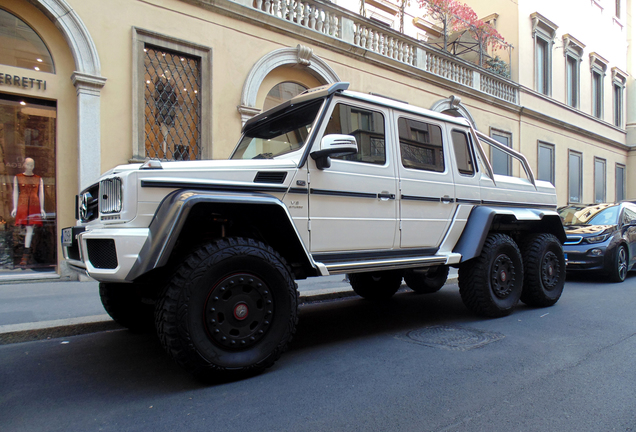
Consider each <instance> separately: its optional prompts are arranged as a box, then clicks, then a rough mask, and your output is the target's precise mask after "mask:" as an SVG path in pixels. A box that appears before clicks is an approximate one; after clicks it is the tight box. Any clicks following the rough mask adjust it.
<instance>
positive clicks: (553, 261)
mask: <svg viewBox="0 0 636 432" xmlns="http://www.w3.org/2000/svg"><path fill="white" fill-rule="evenodd" d="M541 267H542V268H541V280H542V282H543V286H544V288H545V289H547V290H548V291H549V290H552V289H554V287H556V286H557V284H558V282H559V268H560V265H559V258H557V256H556V254H555V253H554V252H548V253H546V254H545V255H544V256H543V262H542V263H541Z"/></svg>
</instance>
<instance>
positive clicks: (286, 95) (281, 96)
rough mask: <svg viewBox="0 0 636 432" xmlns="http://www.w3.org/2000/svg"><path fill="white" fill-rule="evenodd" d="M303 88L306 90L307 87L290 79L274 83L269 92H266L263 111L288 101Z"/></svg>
mask: <svg viewBox="0 0 636 432" xmlns="http://www.w3.org/2000/svg"><path fill="white" fill-rule="evenodd" d="M305 90H307V87H305V86H303V85H301V84H296V83H294V82H290V81H286V82H282V83H280V84H276V85H275V86H274V87H272V89H271V90H270V91H269V93H267V97H266V98H265V103H264V104H263V111H267V110H268V109H270V108H273V107H275V106H276V105H278V104H280V103H283V102H285V101H288V100H290V99H291V98H293V97H294V96H296V95H299V94H301V93H302V92H304V91H305Z"/></svg>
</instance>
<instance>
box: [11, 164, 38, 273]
mask: <svg viewBox="0 0 636 432" xmlns="http://www.w3.org/2000/svg"><path fill="white" fill-rule="evenodd" d="M33 168H35V161H34V160H33V159H31V158H26V159H24V173H23V174H18V175H16V176H15V177H13V210H12V211H11V216H12V217H14V218H15V224H16V226H24V227H26V236H25V237H24V254H23V255H22V260H21V261H20V266H21V267H24V266H26V265H27V264H28V263H29V260H30V259H31V240H33V229H34V227H36V226H42V219H44V218H46V212H45V211H44V183H43V181H42V177H40V176H39V175H36V174H33Z"/></svg>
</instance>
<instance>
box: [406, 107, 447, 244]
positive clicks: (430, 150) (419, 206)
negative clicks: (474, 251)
mask: <svg viewBox="0 0 636 432" xmlns="http://www.w3.org/2000/svg"><path fill="white" fill-rule="evenodd" d="M394 125H397V132H398V138H399V157H398V159H397V165H398V168H397V169H398V174H399V178H400V200H399V203H400V247H402V248H414V247H420V248H430V249H431V251H430V253H434V251H435V249H436V248H437V247H438V246H439V245H440V243H441V242H442V239H443V238H444V236H445V235H446V232H447V231H448V228H449V226H450V222H451V220H452V217H453V213H454V211H455V186H454V184H453V173H452V170H451V167H452V165H451V164H450V163H449V157H450V153H449V146H448V139H447V138H446V127H445V125H444V123H443V122H440V121H438V120H434V119H429V118H426V117H421V116H416V115H414V114H408V113H400V112H396V113H394Z"/></svg>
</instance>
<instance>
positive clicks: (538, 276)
mask: <svg viewBox="0 0 636 432" xmlns="http://www.w3.org/2000/svg"><path fill="white" fill-rule="evenodd" d="M523 265H524V280H523V292H522V293H521V301H522V302H524V303H525V304H527V305H528V306H533V307H547V306H552V305H554V304H555V303H556V302H557V301H558V300H559V298H560V297H561V294H562V292H563V287H564V285H565V255H564V254H563V247H562V246H561V242H560V241H559V240H558V239H557V238H556V237H555V236H554V235H552V234H547V233H544V234H537V235H533V236H530V237H528V238H527V239H526V240H525V242H524V243H523Z"/></svg>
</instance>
